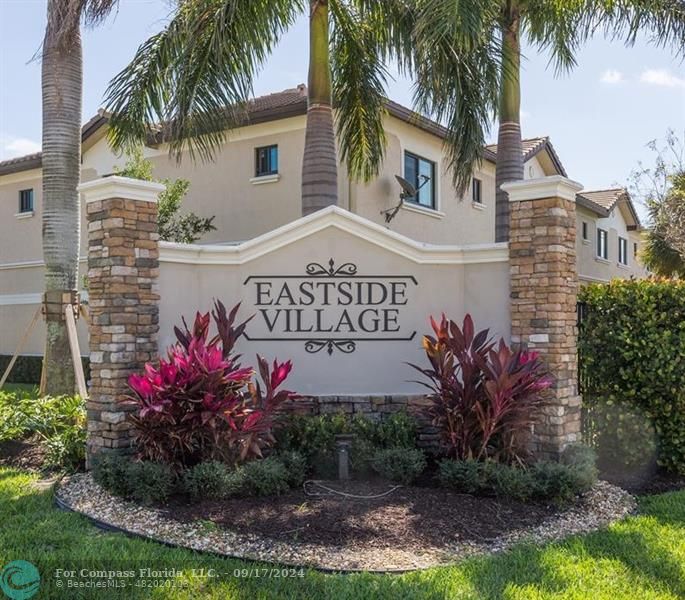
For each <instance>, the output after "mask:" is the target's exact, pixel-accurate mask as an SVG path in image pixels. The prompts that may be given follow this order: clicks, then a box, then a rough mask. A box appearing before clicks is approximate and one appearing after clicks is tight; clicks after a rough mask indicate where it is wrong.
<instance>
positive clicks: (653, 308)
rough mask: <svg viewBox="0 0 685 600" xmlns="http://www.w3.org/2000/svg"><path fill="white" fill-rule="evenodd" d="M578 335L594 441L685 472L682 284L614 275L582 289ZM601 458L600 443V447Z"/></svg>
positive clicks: (684, 311)
mask: <svg viewBox="0 0 685 600" xmlns="http://www.w3.org/2000/svg"><path fill="white" fill-rule="evenodd" d="M579 301H580V302H581V303H582V305H583V314H584V316H583V318H582V321H581V326H580V335H579V344H578V346H579V356H580V381H581V384H582V393H583V401H584V404H585V406H586V410H588V411H589V413H590V415H591V417H592V415H593V411H594V413H595V415H599V416H598V417H597V418H596V419H595V420H594V425H595V426H596V427H597V426H598V427H599V431H595V432H594V433H595V436H594V438H595V439H594V440H590V441H594V442H597V441H598V440H599V442H600V444H601V441H602V438H604V441H605V444H604V445H605V446H609V447H610V446H612V445H614V446H615V447H616V446H619V447H621V448H623V452H627V453H631V452H632V454H633V456H627V457H626V458H627V460H626V462H631V459H637V458H639V455H640V454H643V453H645V452H648V450H649V449H648V444H649V438H650V431H649V430H650V428H652V427H653V429H654V431H655V433H656V445H657V459H658V463H659V464H660V465H661V466H664V467H666V468H668V469H670V470H674V471H678V472H680V473H685V282H683V281H672V280H655V279H654V280H652V279H650V280H614V281H612V282H611V283H609V284H593V285H588V286H587V287H584V288H583V289H582V290H581V292H580V295H579ZM599 451H600V455H601V453H602V448H599Z"/></svg>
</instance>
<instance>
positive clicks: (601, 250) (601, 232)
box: [597, 228, 609, 260]
mask: <svg viewBox="0 0 685 600" xmlns="http://www.w3.org/2000/svg"><path fill="white" fill-rule="evenodd" d="M608 241H609V233H608V232H607V231H606V229H599V228H598V229H597V256H598V257H599V258H603V259H604V260H608V258H609V244H608Z"/></svg>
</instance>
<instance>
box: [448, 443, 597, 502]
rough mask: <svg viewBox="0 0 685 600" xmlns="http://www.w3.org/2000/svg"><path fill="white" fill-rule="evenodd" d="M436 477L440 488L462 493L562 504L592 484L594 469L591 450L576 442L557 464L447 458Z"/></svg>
mask: <svg viewBox="0 0 685 600" xmlns="http://www.w3.org/2000/svg"><path fill="white" fill-rule="evenodd" d="M438 476H439V480H440V483H441V485H442V486H443V487H447V488H450V489H453V490H455V491H458V492H461V493H466V494H477V495H496V496H500V497H505V498H512V499H514V500H519V501H521V502H525V501H528V500H531V499H533V500H551V501H553V502H557V503H564V502H568V501H570V500H572V499H573V498H574V497H575V496H576V495H577V494H580V493H583V492H586V491H588V490H589V489H590V488H591V487H592V486H593V485H594V483H595V482H596V481H597V468H596V466H595V457H594V453H593V451H592V450H590V449H588V448H586V447H583V446H580V445H578V446H572V447H570V448H569V449H567V451H566V452H565V453H564V454H563V456H562V460H561V461H560V462H558V463H557V462H538V463H535V464H533V465H531V466H529V467H521V466H517V465H506V464H499V463H495V462H492V461H488V462H479V461H475V460H451V459H446V460H443V461H442V462H441V463H440V467H439V475H438Z"/></svg>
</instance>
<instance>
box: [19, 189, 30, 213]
mask: <svg viewBox="0 0 685 600" xmlns="http://www.w3.org/2000/svg"><path fill="white" fill-rule="evenodd" d="M19 212H20V213H29V212H33V190H32V189H30V190H21V191H20V192H19Z"/></svg>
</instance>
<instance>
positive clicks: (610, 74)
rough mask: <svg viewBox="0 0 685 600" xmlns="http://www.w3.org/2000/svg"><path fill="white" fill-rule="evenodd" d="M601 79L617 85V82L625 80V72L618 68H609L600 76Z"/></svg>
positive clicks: (603, 81)
mask: <svg viewBox="0 0 685 600" xmlns="http://www.w3.org/2000/svg"><path fill="white" fill-rule="evenodd" d="M599 80H600V81H601V82H602V83H608V84H609V85H616V84H617V83H621V82H622V81H623V73H621V71H617V70H616V69H607V70H606V71H604V73H602V76H601V77H600V78H599Z"/></svg>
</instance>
